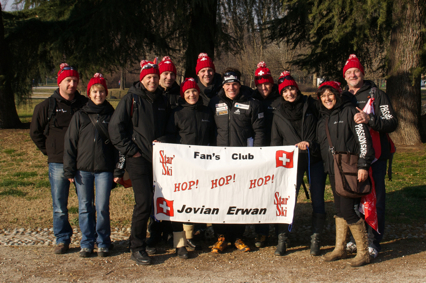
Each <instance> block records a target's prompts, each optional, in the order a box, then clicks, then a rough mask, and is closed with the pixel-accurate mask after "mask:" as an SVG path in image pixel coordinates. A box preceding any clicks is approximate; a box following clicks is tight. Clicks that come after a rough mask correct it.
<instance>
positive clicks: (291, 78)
mask: <svg viewBox="0 0 426 283" xmlns="http://www.w3.org/2000/svg"><path fill="white" fill-rule="evenodd" d="M285 80H289V81H293V80H294V79H293V77H292V76H285V77H282V78H280V79H279V80H278V84H281V83H282V82H283V81H285Z"/></svg>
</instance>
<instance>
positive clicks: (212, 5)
mask: <svg viewBox="0 0 426 283" xmlns="http://www.w3.org/2000/svg"><path fill="white" fill-rule="evenodd" d="M204 2H205V3H203V1H193V4H192V10H191V16H190V17H189V19H188V20H190V21H191V28H190V29H189V30H188V33H189V35H188V45H187V48H186V51H185V62H186V64H185V78H188V77H195V76H196V74H195V66H196V65H197V59H198V54H200V53H207V54H208V55H209V57H210V58H211V59H212V60H213V59H214V46H215V36H216V11H217V0H205V1H204ZM206 5H208V7H205V6H206Z"/></svg>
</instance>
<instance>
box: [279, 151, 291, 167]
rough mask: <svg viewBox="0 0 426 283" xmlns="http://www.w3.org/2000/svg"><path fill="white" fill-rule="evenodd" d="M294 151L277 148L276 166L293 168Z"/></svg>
mask: <svg viewBox="0 0 426 283" xmlns="http://www.w3.org/2000/svg"><path fill="white" fill-rule="evenodd" d="M293 153H294V151H292V152H287V151H284V150H277V153H276V155H275V161H276V164H277V166H276V167H285V168H293Z"/></svg>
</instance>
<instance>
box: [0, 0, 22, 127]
mask: <svg viewBox="0 0 426 283" xmlns="http://www.w3.org/2000/svg"><path fill="white" fill-rule="evenodd" d="M10 58H11V56H10V52H9V48H8V46H7V43H6V40H5V39H4V26H3V12H2V8H1V4H0V128H19V127H21V125H22V124H21V121H20V120H19V116H18V113H17V112H16V106H15V98H14V95H13V91H12V84H11V77H12V76H11V75H10V74H8V73H7V72H8V71H9V70H10V69H11V68H10V66H11V62H10Z"/></svg>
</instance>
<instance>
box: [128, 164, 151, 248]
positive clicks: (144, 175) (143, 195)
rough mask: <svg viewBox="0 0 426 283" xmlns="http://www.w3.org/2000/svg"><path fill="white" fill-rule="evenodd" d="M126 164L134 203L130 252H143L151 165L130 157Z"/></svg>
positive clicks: (148, 210)
mask: <svg viewBox="0 0 426 283" xmlns="http://www.w3.org/2000/svg"><path fill="white" fill-rule="evenodd" d="M126 162H127V164H126V169H127V172H129V176H130V180H131V181H132V186H133V193H134V196H135V203H136V204H135V206H134V208H133V216H132V231H131V233H130V249H131V250H132V252H135V251H144V250H145V248H146V243H145V240H146V229H147V224H148V219H149V215H150V213H151V202H152V193H153V180H152V163H151V162H149V161H148V160H146V159H145V158H143V157H136V158H133V157H130V158H128V159H127V160H126Z"/></svg>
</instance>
